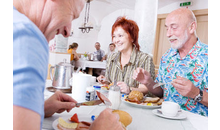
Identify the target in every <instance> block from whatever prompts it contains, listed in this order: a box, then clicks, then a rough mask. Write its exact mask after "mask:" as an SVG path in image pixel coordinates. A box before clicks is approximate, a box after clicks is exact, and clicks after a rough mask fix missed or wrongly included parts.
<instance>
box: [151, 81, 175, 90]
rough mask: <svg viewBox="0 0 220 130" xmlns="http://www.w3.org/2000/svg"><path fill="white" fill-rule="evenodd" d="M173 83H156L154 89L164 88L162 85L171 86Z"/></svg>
mask: <svg viewBox="0 0 220 130" xmlns="http://www.w3.org/2000/svg"><path fill="white" fill-rule="evenodd" d="M171 83H172V82H169V83H156V84H155V85H154V86H153V89H155V88H157V87H159V86H162V85H165V84H171Z"/></svg>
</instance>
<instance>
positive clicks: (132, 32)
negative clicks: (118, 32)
mask: <svg viewBox="0 0 220 130" xmlns="http://www.w3.org/2000/svg"><path fill="white" fill-rule="evenodd" d="M119 26H120V27H122V28H123V29H124V30H125V32H127V34H128V35H129V36H130V38H131V40H132V41H133V44H134V45H135V46H136V49H137V50H138V51H139V50H140V45H139V43H138V32H139V28H138V25H137V23H136V22H135V21H133V20H130V19H126V18H125V17H118V18H117V20H116V21H115V23H114V24H113V26H112V39H113V33H114V31H115V28H117V27H119Z"/></svg>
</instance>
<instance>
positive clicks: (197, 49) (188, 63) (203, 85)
mask: <svg viewBox="0 0 220 130" xmlns="http://www.w3.org/2000/svg"><path fill="white" fill-rule="evenodd" d="M176 76H181V77H184V78H187V79H189V80H190V81H192V82H193V84H194V85H195V86H196V87H198V88H199V89H200V90H202V91H203V90H205V91H206V92H208V45H206V44H204V43H201V42H200V41H199V39H198V41H197V43H196V44H195V45H194V46H193V47H192V49H191V50H190V51H189V53H188V54H187V55H186V57H184V58H182V59H181V58H180V55H179V52H178V50H176V49H172V48H170V49H169V50H168V51H167V52H166V53H165V54H164V55H163V56H162V58H161V61H160V67H159V70H158V75H157V78H156V80H155V81H156V82H162V83H168V82H171V81H172V80H173V79H176ZM161 87H162V89H163V90H164V100H165V101H173V102H176V103H178V104H179V105H180V107H181V108H182V109H183V110H187V111H190V112H193V113H197V114H200V115H203V116H208V107H206V106H204V105H203V104H201V103H199V102H195V101H194V100H193V99H192V98H190V97H184V96H182V95H180V94H179V93H178V92H177V91H176V89H175V88H174V87H173V86H172V85H171V84H166V85H164V86H161Z"/></svg>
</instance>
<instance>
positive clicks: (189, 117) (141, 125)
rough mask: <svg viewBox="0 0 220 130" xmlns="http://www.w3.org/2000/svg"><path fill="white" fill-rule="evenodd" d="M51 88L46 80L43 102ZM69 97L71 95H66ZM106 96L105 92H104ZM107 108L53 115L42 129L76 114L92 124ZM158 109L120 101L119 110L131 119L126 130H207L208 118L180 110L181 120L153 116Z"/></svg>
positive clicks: (98, 106) (54, 126)
mask: <svg viewBox="0 0 220 130" xmlns="http://www.w3.org/2000/svg"><path fill="white" fill-rule="evenodd" d="M48 86H51V81H50V80H47V82H46V85H45V91H44V98H45V100H46V99H47V98H49V97H50V96H51V95H53V94H54V92H50V91H48V90H47V89H46V87H48ZM67 94H68V95H70V96H71V93H67ZM105 94H106V91H105ZM106 108H107V106H106V105H104V104H103V103H102V104H99V105H95V106H80V107H75V108H73V109H72V110H71V111H70V112H66V111H64V112H63V113H60V114H59V113H55V114H54V115H52V116H51V117H48V118H44V121H43V124H42V129H43V130H53V129H56V123H57V119H58V118H59V117H61V118H64V119H67V118H68V119H69V118H70V117H72V116H73V115H74V114H75V113H77V115H78V117H79V119H81V120H83V119H86V121H90V122H92V119H91V117H92V116H98V115H99V114H100V113H101V112H102V111H103V110H104V109H106ZM157 109H158V110H159V109H160V107H155V108H150V107H144V106H140V107H137V105H132V104H129V103H127V102H126V101H124V100H122V101H121V104H120V107H119V110H123V111H126V112H127V113H129V114H130V115H131V117H132V122H131V124H130V125H128V126H127V128H126V129H127V130H161V129H163V130H208V117H205V116H201V115H199V114H195V113H192V112H189V111H185V110H182V111H181V114H182V115H184V116H185V118H183V119H175V118H173V119H172V118H171V119H170V118H164V117H162V116H158V115H157V114H155V110H157Z"/></svg>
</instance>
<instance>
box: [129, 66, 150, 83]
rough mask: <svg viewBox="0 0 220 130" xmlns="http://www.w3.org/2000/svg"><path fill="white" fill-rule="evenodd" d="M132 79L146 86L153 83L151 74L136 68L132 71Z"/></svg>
mask: <svg viewBox="0 0 220 130" xmlns="http://www.w3.org/2000/svg"><path fill="white" fill-rule="evenodd" d="M133 79H134V80H137V81H138V82H140V83H142V84H144V85H146V86H148V85H149V84H151V83H152V82H154V81H153V79H152V78H151V74H150V73H149V72H147V71H146V70H144V69H142V68H137V69H136V70H134V72H133Z"/></svg>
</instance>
